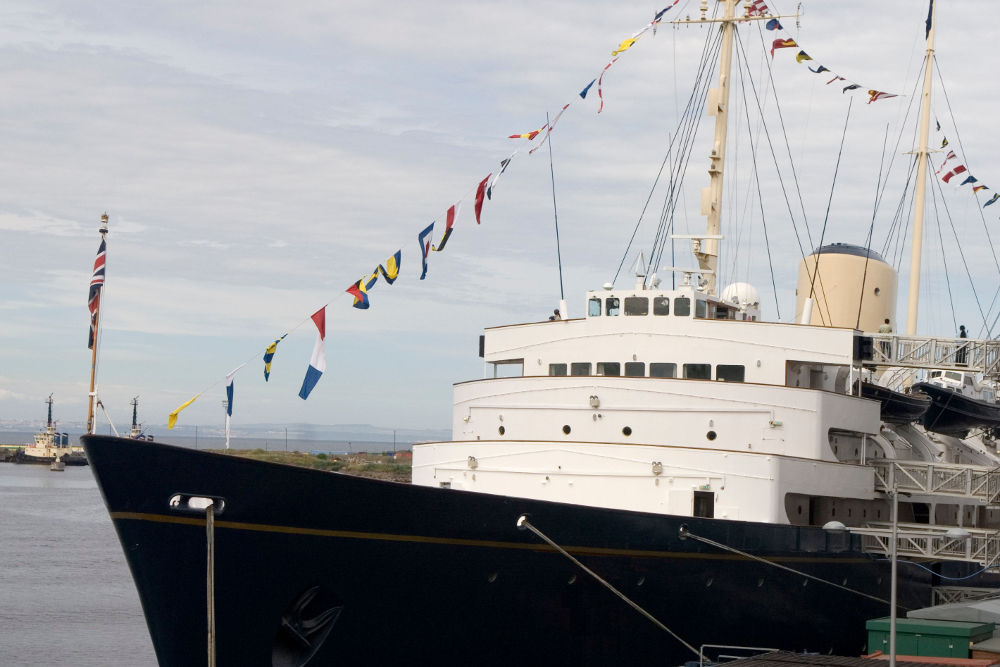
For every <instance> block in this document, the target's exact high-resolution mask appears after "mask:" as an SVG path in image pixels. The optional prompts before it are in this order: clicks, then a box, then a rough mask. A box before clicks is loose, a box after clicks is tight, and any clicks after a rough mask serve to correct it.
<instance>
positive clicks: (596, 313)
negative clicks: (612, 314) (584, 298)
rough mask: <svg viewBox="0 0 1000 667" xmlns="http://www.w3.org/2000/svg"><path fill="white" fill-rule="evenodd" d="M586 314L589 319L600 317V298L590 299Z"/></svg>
mask: <svg viewBox="0 0 1000 667" xmlns="http://www.w3.org/2000/svg"><path fill="white" fill-rule="evenodd" d="M587 314H588V315H590V316H591V317H600V316H601V297H599V296H595V297H591V299H590V302H589V306H588V310H587Z"/></svg>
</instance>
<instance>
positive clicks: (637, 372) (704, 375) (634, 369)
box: [549, 361, 746, 382]
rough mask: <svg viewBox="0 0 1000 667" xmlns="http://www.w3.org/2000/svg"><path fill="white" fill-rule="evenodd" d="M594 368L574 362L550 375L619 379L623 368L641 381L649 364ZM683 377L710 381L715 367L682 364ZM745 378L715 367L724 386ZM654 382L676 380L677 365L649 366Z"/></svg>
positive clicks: (739, 369) (734, 369)
mask: <svg viewBox="0 0 1000 667" xmlns="http://www.w3.org/2000/svg"><path fill="white" fill-rule="evenodd" d="M594 366H595V364H592V363H591V362H589V361H574V362H573V363H571V364H549V375H556V376H560V377H562V376H566V375H575V376H580V377H585V376H588V375H603V376H612V377H618V376H621V375H622V366H624V367H625V368H624V370H625V373H624V375H625V377H632V378H642V377H647V376H646V363H645V362H643V361H627V362H625V363H624V364H621V363H619V362H617V361H598V362H597V364H596V366H597V368H596V371H597V372H596V373H595V372H593V371H594ZM681 371H682V373H683V375H681V377H684V378H687V379H689V380H711V379H712V364H682V365H681ZM745 375H746V369H745V367H744V366H741V365H735V364H719V365H717V366H716V367H715V379H716V380H721V381H723V382H743V380H744V377H745ZM648 377H651V378H676V377H677V364H667V363H658V362H653V363H650V364H649V376H648Z"/></svg>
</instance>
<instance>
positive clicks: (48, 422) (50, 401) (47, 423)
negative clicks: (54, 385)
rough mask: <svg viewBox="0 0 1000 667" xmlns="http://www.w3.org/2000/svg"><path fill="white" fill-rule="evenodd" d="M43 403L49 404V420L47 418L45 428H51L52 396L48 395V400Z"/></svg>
mask: <svg viewBox="0 0 1000 667" xmlns="http://www.w3.org/2000/svg"><path fill="white" fill-rule="evenodd" d="M45 402H46V403H48V404H49V418H48V421H46V422H45V427H46V428H49V427H51V426H52V425H53V424H52V394H49V400H47V401H45Z"/></svg>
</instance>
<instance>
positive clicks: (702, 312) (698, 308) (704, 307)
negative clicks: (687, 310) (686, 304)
mask: <svg viewBox="0 0 1000 667" xmlns="http://www.w3.org/2000/svg"><path fill="white" fill-rule="evenodd" d="M694 316H695V317H700V318H702V319H704V318H706V317H708V303H706V302H705V300H704V299H698V300H697V301H695V302H694Z"/></svg>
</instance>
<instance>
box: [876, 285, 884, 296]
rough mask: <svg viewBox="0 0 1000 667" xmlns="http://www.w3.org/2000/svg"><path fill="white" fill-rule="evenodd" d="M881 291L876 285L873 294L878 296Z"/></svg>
mask: <svg viewBox="0 0 1000 667" xmlns="http://www.w3.org/2000/svg"><path fill="white" fill-rule="evenodd" d="M881 293H882V290H880V289H879V288H878V287H876V288H875V296H878V295H879V294H881Z"/></svg>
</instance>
